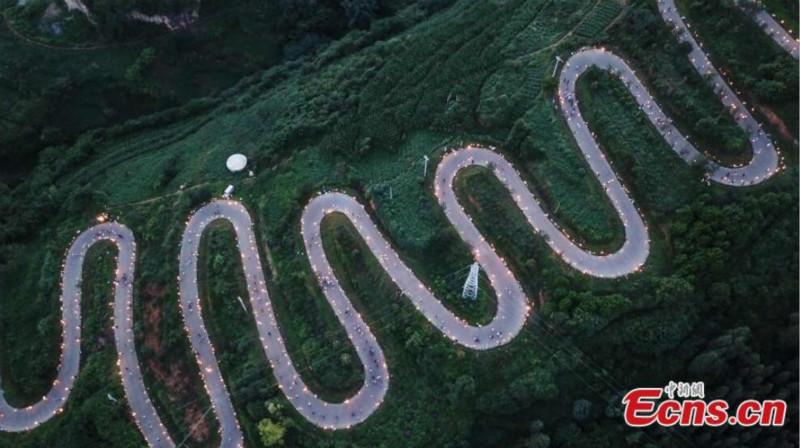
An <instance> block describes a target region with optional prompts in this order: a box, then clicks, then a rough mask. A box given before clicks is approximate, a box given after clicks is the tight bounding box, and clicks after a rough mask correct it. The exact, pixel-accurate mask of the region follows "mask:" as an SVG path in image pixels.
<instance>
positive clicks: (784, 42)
mask: <svg viewBox="0 0 800 448" xmlns="http://www.w3.org/2000/svg"><path fill="white" fill-rule="evenodd" d="M735 3H736V4H737V5H739V3H738V2H735ZM740 7H741V6H740ZM742 9H744V8H742ZM745 13H746V14H747V15H749V16H750V18H751V19H753V20H754V21H755V22H756V23H757V24H758V25H759V26H761V29H763V30H764V32H765V33H767V35H769V37H771V38H772V40H774V41H775V43H777V44H778V45H780V47H781V48H783V49H784V50H785V51H786V52H787V53H789V54H790V55H792V57H793V58H795V59H798V57H800V44H798V41H797V39H795V38H794V37H792V35H791V34H789V32H788V31H786V29H785V28H783V27H782V26H781V24H780V23H778V21H777V20H775V18H774V17H772V14H770V13H768V12H767V11H766V10H764V9H760V10H758V11H756V12H753V13H751V12H749V11H747V10H746V9H745Z"/></svg>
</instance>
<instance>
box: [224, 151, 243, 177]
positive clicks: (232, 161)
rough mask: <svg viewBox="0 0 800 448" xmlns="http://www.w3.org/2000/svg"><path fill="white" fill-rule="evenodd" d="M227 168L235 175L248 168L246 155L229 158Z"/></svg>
mask: <svg viewBox="0 0 800 448" xmlns="http://www.w3.org/2000/svg"><path fill="white" fill-rule="evenodd" d="M225 166H227V167H228V169H229V170H230V171H231V172H233V173H235V172H237V171H241V170H243V169H244V167H246V166H247V157H245V156H244V154H234V155H232V156H230V157H228V161H227V162H225Z"/></svg>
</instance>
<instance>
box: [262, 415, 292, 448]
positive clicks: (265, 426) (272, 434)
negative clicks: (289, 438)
mask: <svg viewBox="0 0 800 448" xmlns="http://www.w3.org/2000/svg"><path fill="white" fill-rule="evenodd" d="M258 434H259V436H261V443H262V444H263V445H264V446H281V445H283V436H284V435H285V434H286V428H284V427H283V426H281V425H280V424H279V423H275V422H273V421H272V420H270V419H268V418H265V419H264V420H261V421H260V422H258Z"/></svg>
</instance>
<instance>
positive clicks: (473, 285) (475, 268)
mask: <svg viewBox="0 0 800 448" xmlns="http://www.w3.org/2000/svg"><path fill="white" fill-rule="evenodd" d="M480 269H481V267H480V265H479V264H478V262H475V263H472V266H470V267H469V275H468V276H467V281H465V282H464V290H463V291H461V298H462V299H472V300H475V299H477V298H478V272H479V271H480Z"/></svg>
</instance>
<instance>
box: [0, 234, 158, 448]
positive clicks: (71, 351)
mask: <svg viewBox="0 0 800 448" xmlns="http://www.w3.org/2000/svg"><path fill="white" fill-rule="evenodd" d="M101 241H110V242H112V243H114V244H115V245H116V246H117V248H118V250H119V254H118V256H117V269H116V272H115V274H114V285H115V287H114V338H115V341H116V344H117V353H118V365H119V369H120V374H121V375H122V385H123V387H124V388H125V395H126V396H127V397H128V403H129V404H130V407H131V410H132V412H133V415H134V418H135V420H136V424H137V425H138V426H139V428H140V429H141V431H142V433H143V434H144V437H145V440H146V441H147V443H148V444H150V446H156V447H169V446H172V444H171V442H170V441H169V436H168V434H167V431H166V429H165V428H164V426H163V425H162V424H161V421H160V420H159V418H158V415H157V414H156V410H155V408H154V407H153V404H152V403H151V402H150V399H149V398H148V396H147V391H146V390H145V387H144V382H143V381H142V374H141V371H140V369H139V361H138V359H137V357H136V350H135V349H134V336H133V309H132V303H133V300H132V290H133V286H132V285H133V271H134V264H135V261H136V243H135V241H134V239H133V233H131V231H130V230H128V228H127V227H125V226H123V225H121V224H117V223H107V224H100V225H97V226H94V227H92V228H90V229H89V230H86V231H85V232H83V233H81V234H80V235H78V237H77V238H76V239H75V240H74V241H73V242H72V245H71V246H70V249H69V252H67V256H66V259H65V260H64V267H63V272H62V285H61V287H62V295H61V311H62V324H63V327H62V333H61V335H62V340H63V343H62V353H61V362H60V365H59V368H58V375H57V377H56V380H55V381H54V383H53V387H52V388H51V389H50V391H49V392H48V393H47V395H46V396H44V397H43V398H42V400H41V401H39V402H38V403H36V404H34V405H31V406H29V407H26V408H19V409H18V408H14V407H11V406H10V405H9V404H8V403H7V402H6V400H5V399H4V398H2V397H0V430H2V431H11V432H19V431H27V430H30V429H33V428H35V427H36V426H38V425H39V424H41V423H43V422H45V421H47V420H49V419H50V418H52V417H53V416H54V415H55V414H58V413H60V412H61V411H62V410H63V408H64V404H65V403H66V401H67V397H68V396H69V391H70V389H71V388H72V385H73V383H74V382H75V377H76V376H77V375H78V367H79V366H80V357H81V340H80V338H81V278H82V272H83V262H84V260H85V258H86V252H87V251H88V250H89V248H90V247H92V246H93V245H94V244H96V243H98V242H101Z"/></svg>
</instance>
